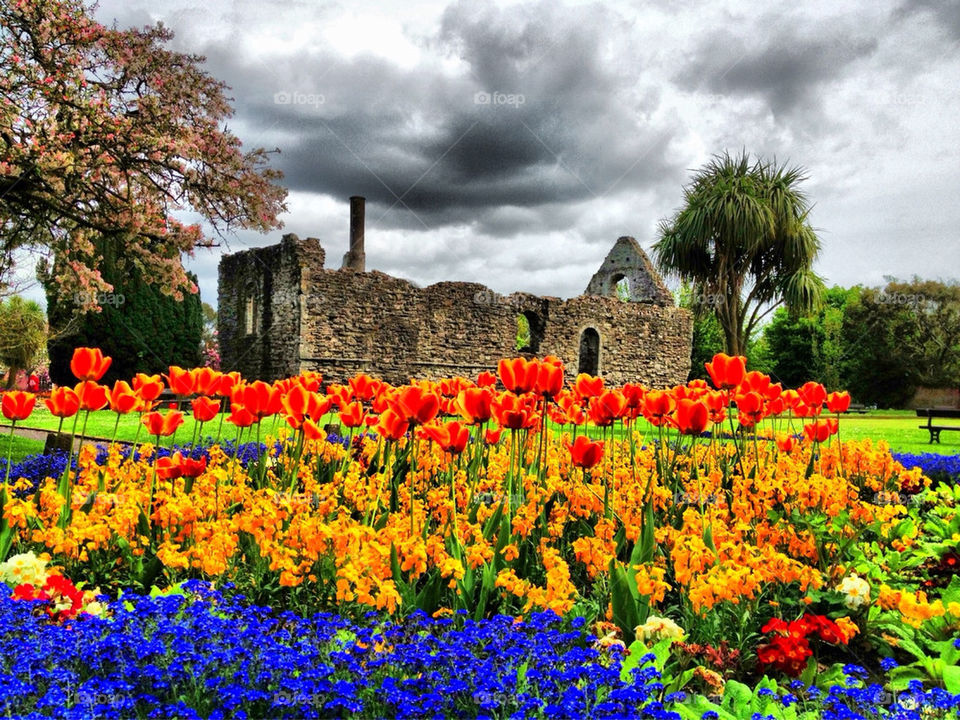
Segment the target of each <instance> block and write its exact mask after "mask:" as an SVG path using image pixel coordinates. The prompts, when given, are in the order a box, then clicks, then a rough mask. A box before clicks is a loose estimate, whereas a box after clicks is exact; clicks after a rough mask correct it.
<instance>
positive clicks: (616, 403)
mask: <svg viewBox="0 0 960 720" xmlns="http://www.w3.org/2000/svg"><path fill="white" fill-rule="evenodd" d="M626 411H627V399H626V398H625V397H624V396H623V393H621V392H620V391H619V390H607V391H606V392H605V393H603V394H602V395H599V396H598V397H597V399H596V400H595V401H594V402H593V403H591V405H590V410H589V412H588V415H589V417H590V419H591V420H592V421H593V422H594V423H595V424H596V425H598V426H600V427H606V426H608V425H612V424H613V421H614V420H618V419H620V418H621V417H623V415H624V413H625V412H626Z"/></svg>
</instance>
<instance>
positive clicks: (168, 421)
mask: <svg viewBox="0 0 960 720" xmlns="http://www.w3.org/2000/svg"><path fill="white" fill-rule="evenodd" d="M141 422H142V423H143V426H144V427H145V428H147V432H149V433H150V434H151V435H159V436H160V437H166V436H168V435H173V433H174V432H175V431H176V429H177V428H178V427H180V426H181V425H182V424H183V413H182V412H180V411H179V410H175V411H173V412H168V413H167V414H166V415H164V414H162V413H158V412H149V413H147V414H146V415H144V416H143V418H142V419H141Z"/></svg>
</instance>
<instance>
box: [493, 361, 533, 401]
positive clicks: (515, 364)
mask: <svg viewBox="0 0 960 720" xmlns="http://www.w3.org/2000/svg"><path fill="white" fill-rule="evenodd" d="M497 371H498V373H499V375H500V382H502V383H503V386H504V387H505V388H506V389H507V390H509V391H510V392H512V393H516V394H517V395H522V394H523V393H528V392H530V391H531V390H533V387H534V386H535V385H536V384H537V375H538V374H539V373H540V363H538V362H537V361H536V360H527V359H525V358H522V357H518V358H512V359H510V360H508V359H506V358H504V359H503V360H501V361H500V363H499V364H498V365H497Z"/></svg>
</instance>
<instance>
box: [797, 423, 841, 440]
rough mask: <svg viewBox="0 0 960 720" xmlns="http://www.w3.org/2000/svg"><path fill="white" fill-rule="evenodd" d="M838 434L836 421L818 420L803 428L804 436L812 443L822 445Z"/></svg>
mask: <svg viewBox="0 0 960 720" xmlns="http://www.w3.org/2000/svg"><path fill="white" fill-rule="evenodd" d="M835 432H837V421H836V420H817V421H815V422H812V423H809V424H807V425H804V426H803V434H804V435H806V436H807V439H808V440H810V442H818V443H822V442H824V441H826V439H827V438H828V437H830V436H831V435H833V434H834V433H835Z"/></svg>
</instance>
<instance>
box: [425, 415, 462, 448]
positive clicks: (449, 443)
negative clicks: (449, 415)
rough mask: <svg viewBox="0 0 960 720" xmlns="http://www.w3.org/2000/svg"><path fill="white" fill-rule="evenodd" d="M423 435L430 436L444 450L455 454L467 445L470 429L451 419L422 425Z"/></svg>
mask: <svg viewBox="0 0 960 720" xmlns="http://www.w3.org/2000/svg"><path fill="white" fill-rule="evenodd" d="M423 436H424V437H428V438H430V439H431V440H432V441H433V442H435V443H436V444H437V445H439V446H440V448H441V449H442V450H444V451H445V452H448V453H453V454H454V455H457V454H459V453H462V452H463V451H464V448H466V447H467V442H468V441H469V440H470V431H469V430H468V429H467V428H466V426H464V425H461V424H460V423H459V422H457V421H456V420H451V421H450V422H448V423H445V424H443V425H426V426H424V428H423Z"/></svg>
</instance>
